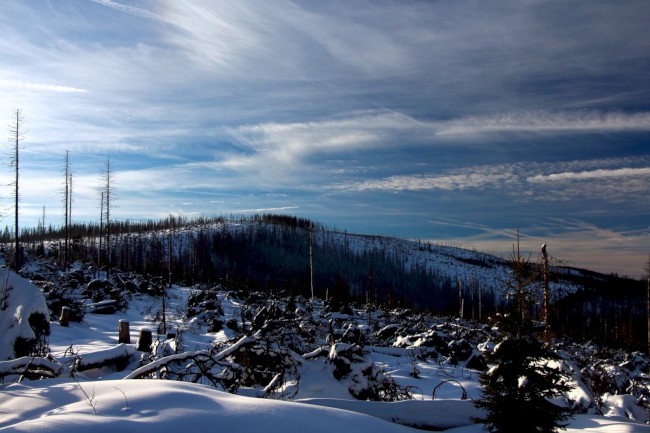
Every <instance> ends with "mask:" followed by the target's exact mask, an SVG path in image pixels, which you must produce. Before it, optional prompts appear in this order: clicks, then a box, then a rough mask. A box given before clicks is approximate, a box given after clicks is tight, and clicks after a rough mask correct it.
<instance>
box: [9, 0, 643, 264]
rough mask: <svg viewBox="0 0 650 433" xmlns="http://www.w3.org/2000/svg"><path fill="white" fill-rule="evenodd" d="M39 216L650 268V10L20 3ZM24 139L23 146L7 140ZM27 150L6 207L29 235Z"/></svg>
mask: <svg viewBox="0 0 650 433" xmlns="http://www.w3.org/2000/svg"><path fill="white" fill-rule="evenodd" d="M1 3H2V14H0V29H2V34H3V38H2V39H1V40H0V58H1V59H2V63H1V66H0V95H1V97H0V116H3V117H4V119H5V122H4V124H6V125H7V130H8V129H9V126H8V125H10V124H11V122H12V119H13V118H14V117H15V110H16V109H20V110H22V114H23V116H24V124H23V125H22V127H23V130H24V140H23V141H22V143H21V149H20V180H19V185H20V195H21V202H20V207H19V216H20V225H21V226H27V227H35V226H36V225H37V224H38V221H39V219H40V218H42V214H43V210H44V209H45V215H46V216H45V222H46V224H53V225H60V224H62V223H63V205H62V203H61V201H62V197H63V194H62V187H63V183H64V176H63V174H62V173H63V164H64V159H65V153H66V151H69V154H70V163H71V168H72V171H73V175H74V177H73V210H72V214H73V215H72V217H73V219H75V220H77V221H81V220H83V221H99V213H100V193H99V192H98V188H99V187H100V185H101V176H100V173H101V171H102V170H103V169H104V168H105V165H106V162H107V160H109V159H110V165H111V171H112V173H113V175H114V176H113V180H114V182H113V190H114V193H115V199H114V200H113V206H114V207H113V209H112V210H111V215H112V217H113V218H115V219H138V220H139V219H145V220H146V219H158V218H165V217H167V216H168V215H170V214H173V215H183V216H187V217H192V216H200V215H205V216H212V215H231V214H232V215H240V214H244V215H250V214H252V213H256V212H268V213H282V214H290V215H297V216H301V217H307V218H312V219H314V220H316V221H318V222H321V223H323V224H325V225H327V226H330V227H334V228H337V229H341V230H348V231H351V232H357V233H368V234H381V235H388V236H397V237H403V238H413V239H422V240H428V241H431V242H436V243H442V244H445V245H454V246H460V247H463V248H472V249H477V250H479V251H484V252H489V253H493V254H497V255H500V256H503V257H507V256H508V255H509V254H511V253H512V248H513V244H514V242H515V239H516V233H517V231H519V233H520V240H521V247H522V249H523V250H524V251H530V252H531V254H532V255H533V257H536V256H537V252H538V251H539V247H540V246H541V245H542V244H543V243H546V244H547V249H548V252H549V254H550V255H551V256H552V257H553V258H554V259H556V261H557V263H562V264H566V265H569V266H576V267H583V268H588V269H593V270H597V271H601V272H606V273H610V272H616V273H619V274H624V275H631V276H634V277H639V276H641V274H642V273H643V268H644V266H645V264H646V263H647V262H648V253H650V202H649V200H648V199H649V198H650V188H649V185H650V26H648V24H647V23H648V22H650V3H648V2H647V1H645V0H639V1H634V0H622V1H617V2H611V1H601V0H577V1H572V2H565V1H559V0H558V1H554V0H525V1H520V0H517V1H514V0H513V1H508V0H503V1H470V0H459V1H416V0H399V1H398V0H394V1H390V0H380V1H365V0H355V1H353V2H350V1H343V0H333V1H328V2H311V1H283V0H277V1H273V2H268V1H262V0H259V1H213V0H187V1H183V2H179V1H175V0H138V1H127V0H122V1H112V0H56V1H46V0H31V1H29V2H25V1H19V0H2V1H1ZM7 135H8V134H7ZM10 152H11V143H9V141H7V142H6V149H5V157H4V158H3V160H4V162H5V164H3V165H2V167H0V171H1V172H0V183H1V184H2V185H5V186H2V188H1V189H0V196H2V197H3V198H2V200H1V201H0V206H1V207H2V208H3V209H4V215H5V217H4V221H0V223H2V222H4V224H5V225H6V226H9V227H12V226H13V213H14V209H13V207H12V199H11V196H12V194H13V189H12V187H11V186H9V185H8V184H9V183H10V182H11V178H12V175H13V173H12V168H11V167H10V166H9V164H8V161H9V159H10V158H9V153H10Z"/></svg>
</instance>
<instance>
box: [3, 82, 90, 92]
mask: <svg viewBox="0 0 650 433" xmlns="http://www.w3.org/2000/svg"><path fill="white" fill-rule="evenodd" d="M0 88H4V89H7V90H11V89H17V90H28V91H38V92H62V93H84V92H87V90H86V89H79V88H76V87H71V86H61V85H57V84H42V83H26V82H22V81H12V80H0Z"/></svg>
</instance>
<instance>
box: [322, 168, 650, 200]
mask: <svg viewBox="0 0 650 433" xmlns="http://www.w3.org/2000/svg"><path fill="white" fill-rule="evenodd" d="M632 160H634V163H635V164H636V165H639V164H640V165H642V166H641V167H625V166H624V165H626V164H629V163H631V162H632ZM612 165H618V166H621V165H623V167H621V168H610V166H612ZM643 165H645V166H643ZM600 167H604V168H600ZM605 167H606V168H605ZM567 168H570V169H573V170H571V171H569V170H565V171H563V169H567ZM580 168H583V170H579V171H575V169H580ZM576 181H581V182H576ZM649 182H650V159H648V157H645V158H644V157H637V158H610V159H603V160H583V161H581V160H573V161H565V162H555V163H533V162H519V163H511V164H496V165H482V166H470V167H463V168H458V169H454V170H450V171H449V172H447V173H444V174H410V175H397V176H389V177H386V178H381V179H368V180H361V181H347V182H340V183H335V184H332V185H331V188H332V189H335V190H347V191H369V190H376V191H387V192H390V191H427V190H429V191H435V190H443V191H453V190H457V191H461V190H466V189H486V188H489V189H493V190H501V191H502V193H504V194H506V195H510V196H512V197H515V198H519V199H521V200H528V199H529V198H530V197H534V198H535V199H536V200H544V201H566V200H570V199H572V198H575V197H581V198H582V199H586V198H598V199H600V200H607V201H617V202H618V201H621V200H630V199H634V197H635V196H636V198H637V199H638V198H639V197H641V196H648V195H650V191H649V190H648V188H647V185H648V183H649Z"/></svg>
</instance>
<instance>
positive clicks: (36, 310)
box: [0, 268, 50, 361]
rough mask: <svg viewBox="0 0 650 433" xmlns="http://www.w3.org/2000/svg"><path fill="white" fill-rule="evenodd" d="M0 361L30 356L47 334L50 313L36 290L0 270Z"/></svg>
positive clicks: (18, 278) (8, 271)
mask: <svg viewBox="0 0 650 433" xmlns="http://www.w3.org/2000/svg"><path fill="white" fill-rule="evenodd" d="M0 310H1V311H0V361H4V360H8V359H15V358H19V357H22V356H28V355H33V354H34V351H35V349H36V348H37V347H38V345H39V342H42V339H43V338H44V337H45V336H47V335H49V333H50V312H49V310H48V308H47V303H46V302H45V297H44V296H43V293H41V291H40V289H39V288H38V287H36V286H35V285H33V284H32V283H31V282H29V281H28V280H26V279H24V278H22V277H20V276H19V275H17V274H16V273H14V272H12V271H10V270H8V269H5V268H1V269H0Z"/></svg>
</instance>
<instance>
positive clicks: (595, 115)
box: [435, 110, 650, 136]
mask: <svg viewBox="0 0 650 433" xmlns="http://www.w3.org/2000/svg"><path fill="white" fill-rule="evenodd" d="M598 131H614V132H615V131H650V113H648V112H641V113H622V112H601V111H593V110H575V111H560V112H549V111H541V110H537V111H521V112H513V113H503V114H498V115H489V116H471V117H465V118H459V119H454V120H451V121H449V122H445V123H441V124H440V125H439V126H438V128H437V130H436V132H435V134H436V135H439V136H463V135H483V134H487V133H498V132H500V133H504V132H529V133H531V132H532V133H560V132H598Z"/></svg>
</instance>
